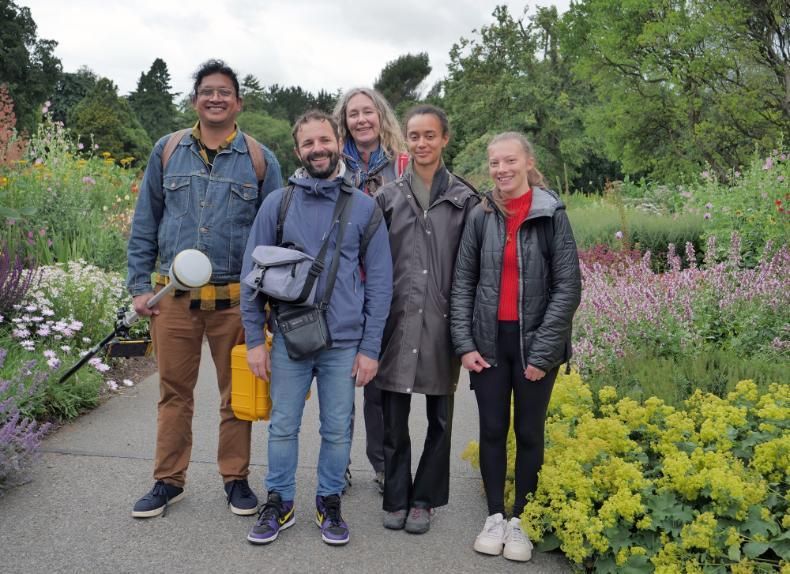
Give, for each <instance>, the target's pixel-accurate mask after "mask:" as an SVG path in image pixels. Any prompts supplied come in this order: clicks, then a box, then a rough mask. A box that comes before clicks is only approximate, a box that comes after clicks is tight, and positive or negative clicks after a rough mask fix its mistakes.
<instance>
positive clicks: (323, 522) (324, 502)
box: [315, 494, 350, 546]
mask: <svg viewBox="0 0 790 574" xmlns="http://www.w3.org/2000/svg"><path fill="white" fill-rule="evenodd" d="M315 523H316V525H317V526H318V527H319V528H320V529H321V539H322V540H323V541H324V542H326V543H327V544H333V545H336V546H339V545H341V544H347V543H348V540H349V538H350V535H349V532H348V525H347V524H346V523H345V521H344V520H343V517H342V516H341V515H340V497H339V496H338V495H337V494H330V495H329V496H316V497H315Z"/></svg>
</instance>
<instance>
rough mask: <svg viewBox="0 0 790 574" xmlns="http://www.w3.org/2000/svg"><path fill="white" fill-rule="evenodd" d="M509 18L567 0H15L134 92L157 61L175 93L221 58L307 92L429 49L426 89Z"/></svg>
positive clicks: (69, 66) (74, 63)
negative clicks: (463, 46) (454, 52)
mask: <svg viewBox="0 0 790 574" xmlns="http://www.w3.org/2000/svg"><path fill="white" fill-rule="evenodd" d="M503 3H505V4H507V5H508V6H509V8H510V11H511V13H512V14H514V15H520V14H522V13H523V11H524V9H525V7H529V13H530V14H534V13H535V6H536V5H541V6H550V5H552V4H554V5H556V6H557V7H558V9H559V10H560V11H561V12H562V11H564V10H565V9H567V7H568V4H569V0H529V1H524V0H519V1H515V2H502V1H501V0H500V1H497V0H435V1H426V0H398V1H395V2H393V1H386V0H385V1H379V0H368V1H366V2H361V1H358V0H326V1H322V0H257V1H256V0H224V1H221V2H217V1H210V0H191V1H190V2H175V1H168V0H136V1H128V0H127V1H123V2H121V1H118V0H70V1H64V0H17V4H18V5H21V6H27V7H28V8H30V11H31V13H32V15H33V19H34V20H35V22H36V24H37V25H38V37H39V38H46V39H52V40H56V41H57V42H58V47H57V49H56V51H55V54H56V55H57V56H58V57H59V58H60V59H61V61H62V62H63V69H64V71H67V72H74V71H76V70H77V68H79V67H80V66H83V65H86V66H88V67H89V68H90V69H92V70H93V71H94V72H96V73H97V74H98V75H100V76H105V77H108V78H110V79H111V80H113V81H114V82H115V83H116V84H117V85H118V88H119V92H120V94H122V95H123V94H128V93H129V92H130V91H132V90H134V89H135V87H136V85H137V80H138V79H139V77H140V74H141V73H142V72H144V71H147V70H148V68H150V66H151V63H152V62H153V61H154V59H156V58H162V59H163V60H164V61H165V62H166V63H167V66H168V70H169V71H170V76H171V78H172V86H173V90H174V91H176V92H187V91H188V90H189V88H190V86H191V75H192V73H193V72H194V71H195V68H197V66H198V64H200V62H202V61H204V60H207V59H209V58H212V57H219V58H222V59H224V60H225V61H226V62H227V63H228V64H229V65H230V66H231V67H233V68H234V69H235V70H236V72H237V73H238V74H239V76H240V77H241V76H244V75H246V74H253V75H254V76H256V77H257V78H258V79H259V80H260V81H261V83H262V84H263V85H269V84H274V83H277V84H280V85H284V86H301V87H302V88H304V89H307V90H309V91H312V92H316V91H318V90H319V89H322V88H323V89H326V90H329V91H335V90H337V89H348V88H350V87H353V86H358V85H368V86H369V85H372V84H373V82H374V81H375V79H376V77H377V76H378V74H379V72H380V71H381V69H382V67H383V66H384V64H386V63H387V62H388V61H390V60H394V59H395V58H397V57H398V56H400V55H402V54H406V53H418V52H428V55H429V58H430V63H431V66H432V67H433V72H432V73H431V75H430V76H429V78H428V81H427V82H426V86H425V88H426V89H427V88H429V87H430V86H431V85H432V84H433V83H434V82H436V81H437V80H439V79H441V78H443V77H444V76H445V75H446V73H447V63H448V62H449V51H450V48H451V47H452V45H453V44H454V43H455V42H458V40H459V39H460V38H461V37H467V38H470V37H473V36H474V34H473V30H474V29H479V28H480V27H481V26H483V25H486V24H490V23H491V22H492V21H493V18H492V16H491V13H492V11H493V9H494V7H495V6H496V5H497V4H503Z"/></svg>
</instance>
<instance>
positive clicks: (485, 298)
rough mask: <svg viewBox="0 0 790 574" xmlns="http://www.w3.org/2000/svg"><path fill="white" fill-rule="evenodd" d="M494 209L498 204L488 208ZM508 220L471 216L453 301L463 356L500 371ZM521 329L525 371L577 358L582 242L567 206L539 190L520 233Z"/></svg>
mask: <svg viewBox="0 0 790 574" xmlns="http://www.w3.org/2000/svg"><path fill="white" fill-rule="evenodd" d="M487 203H488V204H489V205H493V202H492V201H491V200H490V197H489V201H488V202H487ZM504 248H505V218H504V216H503V214H502V213H501V212H500V211H499V210H498V209H497V208H496V206H495V205H494V206H493V210H492V211H488V212H486V211H485V210H484V207H483V205H482V204H481V205H478V206H477V207H476V208H475V209H474V211H473V212H472V213H471V215H470V216H469V220H468V222H467V225H466V228H465V230H464V235H463V237H462V239H461V247H460V249H459V251H458V259H457V261H456V265H455V277H454V280H453V287H452V292H451V296H450V332H451V335H452V339H453V346H454V348H455V352H456V354H458V355H463V354H465V353H469V352H471V351H475V350H476V351H478V352H479V353H480V354H481V355H482V356H483V358H484V359H485V360H486V361H487V362H488V363H490V364H492V365H496V356H497V354H496V349H497V330H498V329H497V322H498V320H497V313H498V310H499V288H500V279H501V275H502V257H503V253H504ZM517 248H518V261H519V276H520V279H521V284H520V286H519V324H520V327H521V361H522V363H523V367H524V368H526V366H527V365H528V364H531V365H534V366H535V367H538V368H539V369H542V370H544V371H547V372H548V371H550V370H552V369H553V368H555V367H557V366H559V365H560V364H562V363H564V362H567V361H568V359H570V357H571V322H572V319H573V314H574V312H575V311H576V308H577V307H578V306H579V301H580V299H581V273H580V271H579V257H578V254H577V252H576V241H575V240H574V238H573V233H572V231H571V226H570V222H569V221H568V215H567V214H566V213H565V206H564V205H563V203H562V202H561V201H560V199H559V197H558V196H557V195H556V194H555V193H554V192H552V191H548V190H545V189H541V188H538V187H536V188H533V197H532V206H531V208H530V211H529V215H528V216H527V219H526V220H525V221H524V223H522V224H521V227H520V228H519V231H518V245H517Z"/></svg>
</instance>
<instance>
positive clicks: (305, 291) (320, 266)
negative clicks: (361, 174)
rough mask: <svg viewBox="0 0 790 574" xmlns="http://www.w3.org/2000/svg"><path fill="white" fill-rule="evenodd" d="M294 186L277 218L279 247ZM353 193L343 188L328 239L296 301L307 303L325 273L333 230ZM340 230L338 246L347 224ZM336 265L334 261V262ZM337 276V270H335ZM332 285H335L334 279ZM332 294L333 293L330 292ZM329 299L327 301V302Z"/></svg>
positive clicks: (290, 189)
mask: <svg viewBox="0 0 790 574" xmlns="http://www.w3.org/2000/svg"><path fill="white" fill-rule="evenodd" d="M294 192H295V190H294V186H293V185H290V186H288V188H287V189H286V190H285V193H284V194H283V197H282V200H281V201H280V209H279V213H278V216H277V245H281V244H282V239H283V227H284V222H285V215H286V213H287V212H288V206H289V205H290V204H291V199H292V198H293V194H294ZM352 193H353V188H351V187H348V186H347V187H346V189H345V190H344V189H343V186H341V189H340V192H339V195H338V198H337V201H335V209H334V212H333V213H332V224H331V225H330V226H329V230H327V232H326V237H325V238H324V242H323V243H322V244H321V250H320V251H319V252H318V255H316V257H315V259H313V263H312V265H310V270H309V271H308V272H307V277H306V278H305V282H304V285H303V286H302V291H301V292H300V293H299V297H298V298H297V299H296V301H306V300H307V298H308V297H309V296H310V292H311V291H312V290H313V284H314V283H315V282H316V280H317V279H318V277H319V275H321V273H322V272H323V271H324V258H325V257H326V252H327V249H328V248H329V240H330V239H331V234H332V228H333V227H334V226H335V224H336V223H338V222H339V221H338V217H339V216H341V215H344V214H345V212H346V211H347V210H346V209H345V206H346V205H347V204H348V203H349V201H350V199H351V196H352ZM339 223H340V229H339V230H338V239H337V245H340V241H341V240H342V237H343V236H342V234H343V232H344V231H345V227H346V222H343V221H340V222H339ZM332 264H333V265H334V260H333V262H332ZM334 272H335V274H336V273H337V270H336V269H335V271H334ZM332 283H333V284H334V279H332ZM330 294H331V291H330ZM328 301H329V299H327V302H328Z"/></svg>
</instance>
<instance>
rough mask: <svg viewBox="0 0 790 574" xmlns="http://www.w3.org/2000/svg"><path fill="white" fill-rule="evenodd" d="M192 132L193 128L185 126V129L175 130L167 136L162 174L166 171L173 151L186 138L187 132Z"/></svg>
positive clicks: (163, 153) (163, 151)
mask: <svg viewBox="0 0 790 574" xmlns="http://www.w3.org/2000/svg"><path fill="white" fill-rule="evenodd" d="M191 133H192V128H184V129H183V130H178V131H177V132H173V133H172V134H170V136H169V137H168V138H167V142H165V148H164V149H163V150H162V174H164V173H165V168H166V167H167V162H169V161H170V158H171V157H172V156H173V152H174V151H176V148H177V147H178V144H180V143H181V140H182V139H184V137H185V136H186V135H187V134H191Z"/></svg>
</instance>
